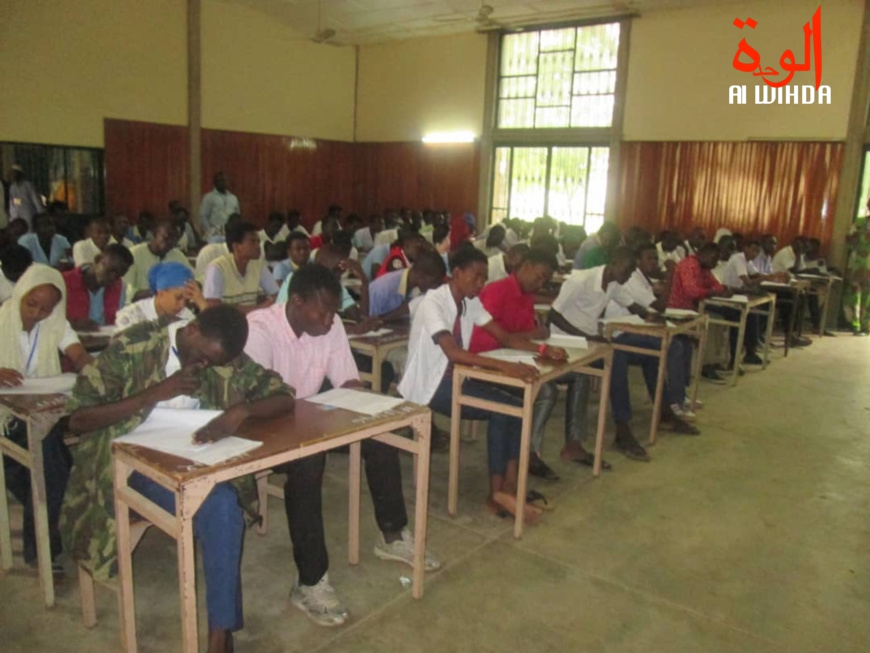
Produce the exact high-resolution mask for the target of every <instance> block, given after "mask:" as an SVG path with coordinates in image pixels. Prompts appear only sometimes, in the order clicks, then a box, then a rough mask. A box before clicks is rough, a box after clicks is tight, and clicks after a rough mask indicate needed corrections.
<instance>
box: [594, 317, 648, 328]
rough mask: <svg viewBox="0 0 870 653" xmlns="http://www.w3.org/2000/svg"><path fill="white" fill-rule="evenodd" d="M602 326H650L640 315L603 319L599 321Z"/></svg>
mask: <svg viewBox="0 0 870 653" xmlns="http://www.w3.org/2000/svg"><path fill="white" fill-rule="evenodd" d="M599 322H601V324H636V325H638V326H649V322H647V321H646V320H644V319H643V318H642V317H641V316H640V315H634V314H632V315H620V316H618V317H603V318H601V319H600V320H599Z"/></svg>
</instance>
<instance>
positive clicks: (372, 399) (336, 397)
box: [305, 388, 405, 415]
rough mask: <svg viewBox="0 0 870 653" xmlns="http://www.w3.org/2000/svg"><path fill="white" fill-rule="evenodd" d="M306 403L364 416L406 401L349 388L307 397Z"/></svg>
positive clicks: (389, 408) (390, 408)
mask: <svg viewBox="0 0 870 653" xmlns="http://www.w3.org/2000/svg"><path fill="white" fill-rule="evenodd" d="M305 401H310V402H312V403H315V404H323V405H324V406H332V407H333V408H343V409H344V410H349V411H352V412H354V413H362V414H363V415H377V414H378V413H383V412H384V411H387V410H392V409H393V408H395V407H396V406H399V405H401V404H403V403H405V400H404V399H402V398H397V397H387V396H386V395H379V394H373V393H371V392H361V391H359V390H351V389H349V388H334V389H332V390H327V391H326V392H321V393H320V394H319V395H314V396H313V397H306V399H305Z"/></svg>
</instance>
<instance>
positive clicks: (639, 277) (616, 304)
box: [604, 270, 656, 317]
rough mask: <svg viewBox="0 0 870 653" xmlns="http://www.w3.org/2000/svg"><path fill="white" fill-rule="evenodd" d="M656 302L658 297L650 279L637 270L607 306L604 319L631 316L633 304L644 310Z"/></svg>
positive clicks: (620, 287)
mask: <svg viewBox="0 0 870 653" xmlns="http://www.w3.org/2000/svg"><path fill="white" fill-rule="evenodd" d="M655 300H656V295H655V293H654V292H653V287H652V284H651V283H650V282H649V279H647V278H646V276H645V275H644V273H643V272H641V271H640V270H635V271H634V273H633V274H632V275H631V276H630V277H629V279H628V281H626V282H625V284H624V285H622V286H619V289H618V290H617V291H616V294H615V295H614V297H613V299H612V300H610V303H608V304H607V309H606V310H605V311H604V317H622V316H624V315H631V311H629V310H628V307H629V306H631V305H632V304H639V305H640V306H643V307H644V308H649V307H650V306H651V305H652V303H653V302H654V301H655Z"/></svg>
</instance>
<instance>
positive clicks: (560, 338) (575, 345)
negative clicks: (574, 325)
mask: <svg viewBox="0 0 870 653" xmlns="http://www.w3.org/2000/svg"><path fill="white" fill-rule="evenodd" d="M535 342H537V343H541V344H544V345H547V346H548V347H561V348H562V349H589V343H588V342H587V341H586V338H584V337H583V336H569V335H562V334H559V335H555V336H550V337H549V338H547V339H546V340H535Z"/></svg>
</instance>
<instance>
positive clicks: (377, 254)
mask: <svg viewBox="0 0 870 653" xmlns="http://www.w3.org/2000/svg"><path fill="white" fill-rule="evenodd" d="M391 248H392V245H378V246H377V247H375V248H373V249H372V251H370V252H369V253H368V254H366V257H365V259H364V260H363V264H362V269H363V272H365V275H366V276H367V277H368V278H369V279H371V278H372V266H373V265H375V264H377V266H378V267H381V263H383V262H384V261H386V260H387V256H389V255H390V249H391Z"/></svg>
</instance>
